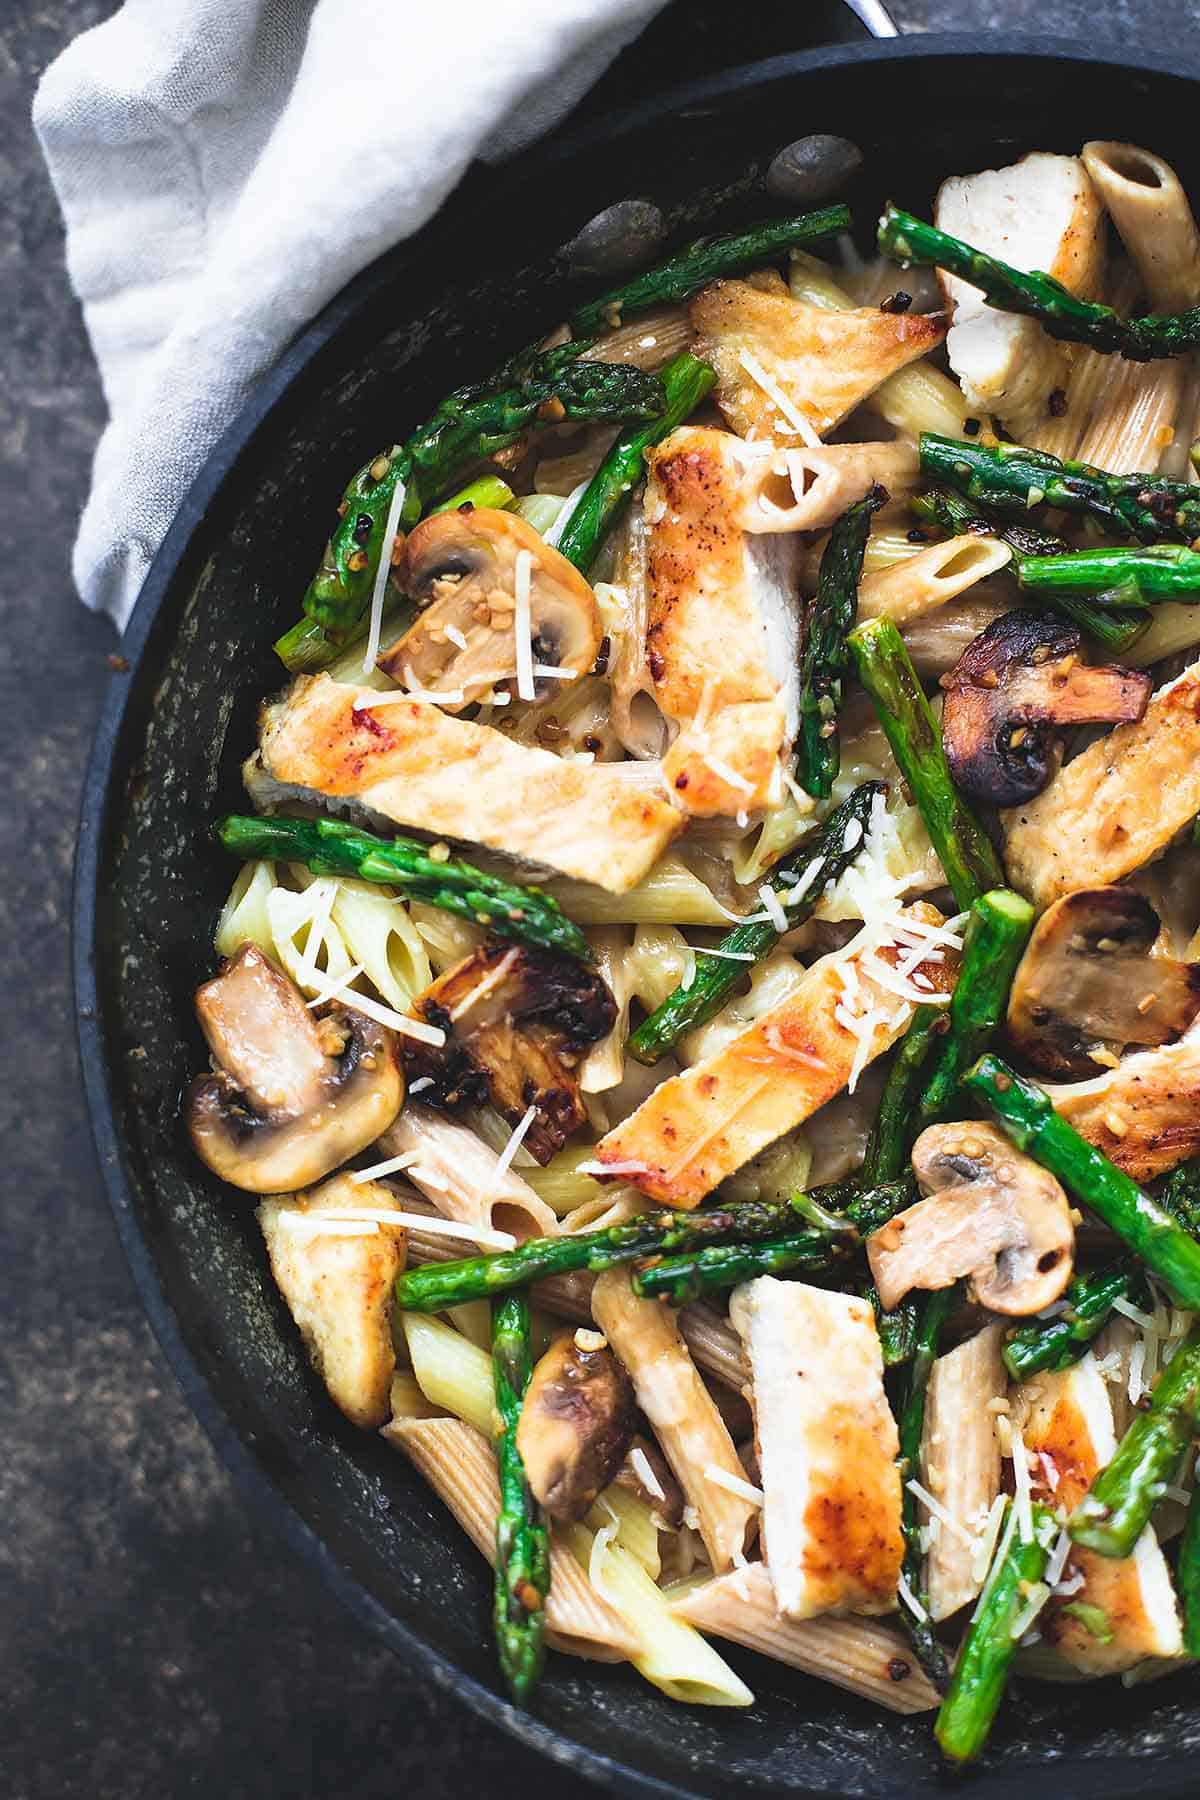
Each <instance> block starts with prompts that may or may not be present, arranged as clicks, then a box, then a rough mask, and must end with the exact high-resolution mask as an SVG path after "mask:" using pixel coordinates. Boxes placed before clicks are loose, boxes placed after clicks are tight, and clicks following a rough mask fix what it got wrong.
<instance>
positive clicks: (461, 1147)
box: [377, 1100, 558, 1256]
mask: <svg viewBox="0 0 1200 1800" xmlns="http://www.w3.org/2000/svg"><path fill="white" fill-rule="evenodd" d="M505 1135H506V1136H507V1135H508V1134H507V1132H506V1134H505ZM377 1147H378V1150H379V1152H380V1155H381V1157H382V1158H384V1159H386V1160H387V1161H392V1160H394V1159H399V1158H404V1159H405V1166H404V1169H403V1173H404V1176H405V1179H406V1180H408V1181H411V1182H412V1183H413V1184H414V1186H415V1187H417V1188H419V1189H420V1191H421V1192H422V1193H423V1194H424V1195H425V1196H426V1197H427V1199H429V1200H430V1201H432V1203H433V1205H434V1206H435V1207H436V1208H437V1210H438V1211H439V1212H440V1213H442V1214H443V1215H444V1217H446V1218H447V1219H460V1220H461V1221H462V1222H463V1223H464V1224H467V1225H482V1226H490V1227H491V1228H492V1229H493V1230H495V1231H508V1232H511V1233H512V1235H513V1236H514V1237H516V1238H528V1237H553V1235H554V1233H555V1232H556V1231H557V1230H558V1220H557V1219H556V1218H555V1216H554V1213H553V1211H552V1210H551V1208H550V1207H549V1206H547V1205H546V1203H545V1201H544V1200H539V1198H538V1196H537V1194H536V1193H535V1192H534V1190H533V1189H532V1188H531V1187H530V1186H529V1185H528V1184H527V1183H526V1182H525V1181H523V1180H522V1178H521V1176H520V1175H518V1174H517V1172H516V1170H515V1169H513V1168H511V1167H510V1168H507V1169H505V1168H501V1166H500V1160H499V1158H498V1157H497V1155H496V1153H495V1151H494V1150H491V1149H489V1148H488V1146H487V1145H486V1144H485V1143H482V1142H481V1141H480V1139H479V1138H478V1137H477V1136H476V1134H475V1133H474V1132H473V1131H470V1130H468V1129H467V1127H466V1126H465V1125H458V1124H456V1123H455V1122H454V1120H453V1119H448V1118H446V1116H445V1115H444V1114H443V1113H440V1112H436V1111H435V1110H434V1108H433V1107H431V1106H422V1105H420V1104H419V1103H414V1102H413V1101H412V1100H410V1101H409V1102H408V1104H407V1105H406V1106H405V1108H404V1110H403V1111H402V1112H401V1114H400V1116H399V1118H398V1119H397V1120H396V1122H395V1124H394V1125H391V1126H389V1128H388V1129H387V1131H385V1132H384V1134H383V1136H382V1137H381V1138H380V1140H379V1144H378V1146H377ZM408 1159H411V1160H408ZM457 1254H458V1255H460V1256H466V1255H469V1254H470V1251H469V1249H468V1248H467V1247H465V1246H464V1247H462V1248H460V1249H459V1251H458V1252H457Z"/></svg>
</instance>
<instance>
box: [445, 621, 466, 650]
mask: <svg viewBox="0 0 1200 1800" xmlns="http://www.w3.org/2000/svg"><path fill="white" fill-rule="evenodd" d="M446 636H447V637H448V638H449V639H450V642H451V643H452V644H455V645H457V647H458V648H459V649H460V650H465V649H466V647H467V640H466V638H465V637H464V635H463V633H462V632H461V631H460V630H459V629H458V626H457V625H447V626H446Z"/></svg>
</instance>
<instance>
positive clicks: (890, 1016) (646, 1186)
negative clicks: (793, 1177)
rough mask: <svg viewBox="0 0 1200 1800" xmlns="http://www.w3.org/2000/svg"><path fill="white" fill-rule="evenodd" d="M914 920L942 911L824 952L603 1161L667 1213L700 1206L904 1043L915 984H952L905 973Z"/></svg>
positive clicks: (616, 1140) (944, 974) (920, 912)
mask: <svg viewBox="0 0 1200 1800" xmlns="http://www.w3.org/2000/svg"><path fill="white" fill-rule="evenodd" d="M905 919H915V920H917V921H919V922H923V923H925V924H935V923H940V921H941V914H940V913H938V912H937V910H936V908H934V907H931V906H928V905H927V904H925V903H924V902H918V903H917V905H916V906H914V907H912V908H910V909H909V910H908V912H907V913H905V914H903V915H901V916H900V918H899V919H898V920H897V922H896V926H895V927H894V932H895V935H894V938H885V940H884V942H883V943H882V944H881V945H879V944H875V942H874V939H873V937H871V936H869V935H868V937H867V940H866V942H865V943H864V945H863V947H862V948H861V949H860V950H859V951H858V953H857V954H847V952H846V951H841V952H838V953H836V954H834V955H830V956H825V957H822V958H821V960H820V961H819V962H816V963H814V964H813V965H812V967H811V968H810V969H809V970H807V972H806V973H805V975H804V978H803V980H802V981H801V982H800V984H799V986H798V987H796V989H795V990H794V992H792V993H791V994H789V995H788V996H787V997H786V998H785V999H784V1000H782V1001H781V1002H780V1004H779V1005H778V1006H775V1007H772V1008H771V1009H770V1011H768V1012H766V1013H764V1014H763V1015H762V1017H761V1018H759V1019H757V1020H755V1022H754V1024H753V1025H751V1026H750V1028H749V1029H748V1030H746V1031H743V1032H741V1033H740V1034H739V1035H738V1036H737V1037H735V1038H734V1039H733V1040H732V1041H731V1042H730V1043H727V1044H726V1045H725V1046H724V1047H723V1048H722V1049H721V1050H719V1051H717V1052H716V1053H715V1054H714V1055H712V1056H709V1057H705V1058H704V1059H703V1060H702V1061H700V1062H698V1063H695V1064H693V1066H692V1067H691V1068H690V1069H687V1070H685V1071H684V1073H683V1074H681V1075H675V1076H673V1077H672V1078H671V1079H670V1080H668V1081H664V1082H662V1083H661V1085H660V1086H659V1087H657V1088H655V1090H654V1092H653V1093H652V1094H651V1095H650V1096H649V1098H648V1099H646V1100H644V1101H643V1102H642V1104H641V1106H639V1107H638V1109H637V1111H636V1112H635V1113H632V1114H631V1115H630V1116H629V1118H628V1119H625V1120H623V1121H622V1122H621V1124H619V1125H617V1126H616V1127H615V1128H614V1129H613V1130H612V1131H610V1132H609V1133H608V1135H607V1137H604V1138H602V1139H601V1140H600V1142H599V1144H597V1146H596V1151H595V1154H596V1158H597V1159H598V1161H599V1162H602V1163H607V1164H608V1165H610V1167H611V1169H612V1173H613V1175H614V1177H615V1176H617V1175H619V1176H620V1177H621V1179H622V1180H623V1181H628V1182H632V1183H633V1184H634V1185H635V1186H636V1187H639V1188H641V1190H642V1192H643V1193H645V1194H649V1195H651V1196H652V1197H653V1198H654V1199H656V1200H661V1201H662V1202H663V1204H664V1205H666V1206H681V1207H692V1206H698V1205H699V1203H700V1201H701V1200H703V1199H704V1197H705V1195H706V1194H708V1193H711V1191H712V1189H713V1188H715V1187H716V1185H717V1183H718V1182H720V1181H723V1180H724V1179H725V1177H726V1176H727V1175H732V1174H733V1172H734V1170H735V1169H740V1168H741V1166H742V1164H743V1163H746V1162H749V1161H750V1158H751V1157H752V1156H757V1154H758V1152H759V1151H760V1150H763V1149H765V1148H766V1146H767V1145H768V1144H771V1143H774V1141H775V1139H776V1138H778V1137H782V1136H783V1134H784V1132H785V1131H791V1130H792V1129H793V1128H794V1127H795V1126H797V1125H801V1124H803V1122H804V1120H805V1119H807V1118H809V1117H810V1115H811V1114H812V1113H814V1112H816V1110H817V1108H818V1107H819V1106H824V1105H825V1103H826V1101H828V1100H832V1099H833V1096H834V1095H835V1094H837V1093H840V1092H841V1090H842V1089H843V1088H844V1087H845V1086H846V1085H847V1083H848V1082H849V1081H850V1080H851V1078H852V1077H855V1078H856V1077H857V1074H858V1072H859V1071H860V1070H861V1069H863V1068H865V1067H866V1065H867V1063H869V1062H871V1061H873V1060H874V1058H875V1057H877V1056H882V1055H883V1053H884V1051H885V1050H888V1049H890V1048H891V1046H892V1045H893V1044H894V1043H895V1042H896V1040H897V1039H898V1038H900V1037H902V1036H903V1034H904V1032H905V1031H906V1030H907V1029H908V1024H909V1021H910V1019H911V1018H912V1015H913V1010H914V1005H915V1002H914V1000H913V999H911V998H907V997H905V996H906V995H910V994H912V993H913V992H915V991H916V989H914V987H913V982H914V981H915V980H917V978H918V977H919V978H920V980H919V981H918V983H917V986H918V987H919V988H920V991H921V992H922V994H923V996H924V997H926V998H933V997H935V996H936V994H937V993H938V992H945V990H946V989H947V988H948V987H949V986H951V985H952V984H953V980H954V969H953V966H952V964H951V963H950V962H949V961H948V960H947V961H944V962H933V961H925V962H922V963H921V964H920V965H919V966H918V967H917V968H916V969H915V970H914V971H913V974H912V975H911V976H909V977H907V978H905V979H902V980H901V979H899V978H897V977H896V975H895V964H896V962H897V960H898V959H900V958H901V957H903V956H906V955H907V956H911V955H912V947H911V944H909V943H906V942H905V941H904V936H905V933H904V922H905ZM922 982H924V983H928V987H927V988H925V987H921V983H922ZM897 990H899V991H897Z"/></svg>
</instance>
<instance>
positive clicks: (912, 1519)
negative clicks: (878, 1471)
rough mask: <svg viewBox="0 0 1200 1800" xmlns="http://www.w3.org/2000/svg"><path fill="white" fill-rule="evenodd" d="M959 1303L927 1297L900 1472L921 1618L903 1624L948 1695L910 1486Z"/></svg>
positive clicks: (908, 1562) (902, 1422)
mask: <svg viewBox="0 0 1200 1800" xmlns="http://www.w3.org/2000/svg"><path fill="white" fill-rule="evenodd" d="M957 1302H958V1289H957V1287H956V1286H951V1287H948V1288H942V1289H940V1290H938V1291H937V1292H934V1293H931V1294H926V1295H924V1296H923V1297H922V1299H921V1301H920V1306H919V1314H918V1323H917V1328H916V1334H915V1338H914V1343H913V1352H912V1359H911V1361H910V1363H909V1367H908V1379H907V1382H906V1385H905V1391H904V1401H903V1404H902V1405H901V1408H900V1417H899V1427H900V1471H901V1475H902V1478H903V1480H904V1488H903V1498H902V1502H901V1528H902V1530H903V1532H904V1560H903V1562H902V1564H901V1570H902V1573H903V1577H904V1580H905V1582H906V1583H907V1586H908V1591H909V1593H910V1594H911V1595H912V1596H913V1598H914V1599H915V1600H916V1602H917V1605H918V1606H919V1608H920V1613H923V1614H924V1615H925V1616H924V1617H923V1618H922V1617H921V1616H920V1614H919V1613H918V1612H916V1611H914V1610H913V1609H912V1608H911V1607H909V1606H905V1605H902V1606H901V1608H900V1612H901V1622H902V1624H903V1625H904V1628H905V1630H906V1631H907V1632H908V1635H909V1638H910V1640H911V1642H912V1647H913V1649H914V1650H915V1651H916V1654H917V1660H918V1662H919V1663H920V1665H921V1667H922V1668H923V1669H924V1671H925V1673H926V1674H927V1675H928V1677H929V1679H930V1681H932V1683H933V1685H934V1687H935V1688H937V1690H938V1692H939V1693H942V1694H944V1693H945V1692H946V1688H947V1685H948V1683H949V1680H950V1671H949V1669H948V1668H947V1666H946V1653H945V1651H944V1650H943V1649H942V1646H941V1645H940V1644H939V1643H938V1640H937V1634H936V1632H935V1631H934V1629H933V1623H932V1621H931V1619H930V1617H929V1595H928V1594H927V1593H926V1591H925V1557H924V1554H923V1552H922V1550H921V1544H920V1536H919V1534H920V1520H919V1517H918V1512H917V1497H916V1495H915V1494H914V1493H913V1492H912V1490H911V1488H910V1487H909V1486H908V1483H909V1481H911V1480H915V1479H916V1477H917V1473H918V1470H919V1469H920V1466H921V1435H922V1432H923V1431H924V1429H925V1397H926V1394H927V1393H928V1390H929V1377H930V1375H931V1374H932V1372H933V1365H934V1362H935V1360H936V1358H937V1353H938V1345H939V1342H940V1341H941V1336H942V1332H943V1330H944V1329H945V1325H946V1321H947V1319H948V1318H949V1317H950V1314H951V1313H952V1312H953V1310H954V1308H955V1306H956V1304H957Z"/></svg>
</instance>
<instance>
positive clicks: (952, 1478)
mask: <svg viewBox="0 0 1200 1800" xmlns="http://www.w3.org/2000/svg"><path fill="white" fill-rule="evenodd" d="M1004 1330H1005V1328H1004V1326H1003V1325H987V1326H985V1327H984V1329H983V1330H982V1331H977V1332H976V1334H975V1336H974V1337H972V1338H968V1339H967V1340H966V1342H965V1343H962V1344H959V1345H958V1346H957V1347H956V1348H955V1349H953V1350H950V1351H948V1352H947V1353H946V1355H945V1356H939V1357H938V1359H937V1361H936V1362H935V1363H934V1365H933V1368H932V1370H931V1371H930V1375H929V1388H928V1392H927V1394H926V1398H925V1428H924V1434H923V1436H922V1438H921V1467H920V1476H921V1482H922V1485H923V1486H924V1487H926V1488H928V1490H929V1492H930V1493H931V1494H932V1495H933V1497H934V1499H935V1500H936V1501H937V1502H938V1504H939V1505H940V1506H941V1507H942V1509H943V1511H944V1512H946V1513H947V1514H948V1515H949V1517H950V1518H951V1519H953V1521H954V1524H955V1526H957V1530H955V1529H952V1528H951V1527H949V1526H948V1525H947V1524H946V1523H945V1521H944V1520H942V1519H934V1518H933V1516H932V1515H931V1514H930V1513H929V1512H928V1511H927V1509H926V1508H925V1507H924V1506H922V1508H921V1512H922V1519H923V1522H924V1523H925V1524H926V1525H928V1526H929V1528H930V1530H931V1531H932V1533H933V1540H932V1542H931V1544H930V1546H929V1553H928V1555H927V1556H926V1559H925V1590H926V1592H927V1594H928V1595H929V1611H930V1615H931V1617H932V1618H933V1619H935V1620H937V1619H948V1618H950V1616H951V1615H952V1614H953V1613H956V1612H958V1611H959V1609H960V1608H961V1607H963V1606H966V1605H967V1603H968V1601H970V1600H974V1598H975V1596H976V1594H978V1592H979V1590H980V1588H981V1587H982V1586H983V1582H984V1577H985V1575H986V1574H987V1570H986V1569H977V1568H976V1557H975V1548H974V1545H973V1544H972V1542H971V1538H972V1534H973V1533H975V1532H976V1531H977V1530H978V1528H979V1526H980V1525H981V1524H982V1523H983V1521H984V1519H985V1518H986V1517H987V1514H988V1511H989V1509H990V1507H991V1504H992V1502H993V1500H994V1499H995V1498H996V1495H997V1494H998V1493H999V1492H1000V1442H999V1439H998V1438H997V1436H996V1413H995V1410H994V1408H992V1405H991V1403H992V1402H993V1401H999V1400H1003V1399H1004V1396H1005V1395H1006V1394H1007V1392H1008V1375H1007V1373H1006V1371H1005V1368H1004V1363H1003V1361H1002V1360H1001V1355H1000V1351H1001V1348H1002V1346H1003V1342H1004Z"/></svg>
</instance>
